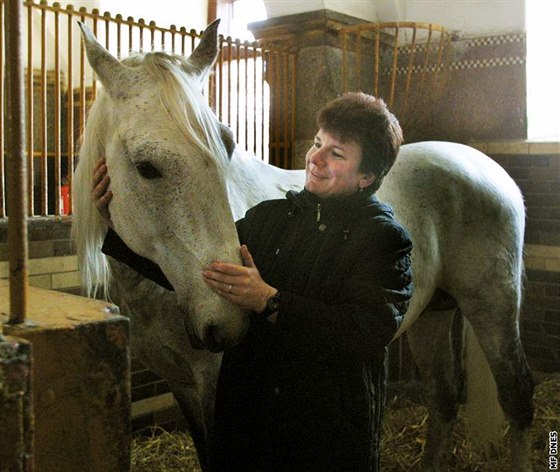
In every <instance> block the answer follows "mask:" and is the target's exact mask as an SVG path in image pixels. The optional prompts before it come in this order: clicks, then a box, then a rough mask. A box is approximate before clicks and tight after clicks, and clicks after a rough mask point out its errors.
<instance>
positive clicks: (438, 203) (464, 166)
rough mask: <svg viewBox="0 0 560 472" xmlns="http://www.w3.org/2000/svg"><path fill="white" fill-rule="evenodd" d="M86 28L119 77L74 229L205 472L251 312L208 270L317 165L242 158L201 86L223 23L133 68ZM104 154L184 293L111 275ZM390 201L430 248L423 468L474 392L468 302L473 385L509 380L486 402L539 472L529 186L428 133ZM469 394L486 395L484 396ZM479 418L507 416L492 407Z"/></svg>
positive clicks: (98, 131) (383, 192) (430, 464)
mask: <svg viewBox="0 0 560 472" xmlns="http://www.w3.org/2000/svg"><path fill="white" fill-rule="evenodd" d="M82 29H83V33H84V40H85V43H86V48H87V54H88V58H89V61H90V63H91V65H92V67H93V68H94V70H95V71H96V73H97V75H98V77H99V79H100V80H101V82H102V84H103V86H104V90H102V91H101V92H100V94H99V96H98V98H97V100H96V102H95V104H94V106H93V107H92V109H91V111H90V114H89V118H88V124H87V128H86V131H85V135H84V139H83V144H82V148H81V151H80V161H79V164H78V167H77V170H76V176H75V190H76V191H75V193H74V202H75V204H76V207H75V216H74V230H75V237H76V242H77V248H78V255H79V260H80V261H81V268H82V273H83V275H84V283H85V285H86V286H87V287H88V290H89V291H90V293H93V292H95V290H96V289H97V288H98V287H101V286H103V287H111V290H110V292H111V295H112V296H113V299H114V300H115V301H116V302H117V303H118V304H119V305H120V307H121V309H122V311H123V313H125V314H127V315H129V316H130V318H131V327H132V334H131V337H132V344H133V351H134V352H135V353H136V355H137V356H138V357H139V358H140V359H141V360H142V361H143V362H145V363H146V365H147V366H148V367H149V368H151V369H152V370H153V371H154V372H156V373H158V374H159V375H161V376H162V377H163V378H165V379H166V380H167V381H168V382H169V384H170V388H171V390H172V391H173V393H174V395H175V397H176V398H177V401H178V403H179V405H180V406H181V408H182V410H183V412H184V414H185V416H186V418H187V421H188V423H189V425H190V428H191V431H192V434H193V438H194V440H195V443H196V447H197V450H198V453H199V457H200V460H201V465H202V466H203V468H204V467H205V465H206V449H205V444H206V439H207V434H208V428H209V427H210V425H211V424H212V412H213V394H214V387H215V382H216V377H217V372H218V369H219V365H220V355H219V354H215V353H212V352H210V351H214V352H217V351H220V350H222V349H225V348H227V347H228V346H231V345H234V344H235V343H236V342H238V341H239V339H240V338H241V337H242V336H243V334H244V332H245V329H246V326H247V315H246V314H245V313H242V312H240V311H239V310H238V309H237V308H235V307H234V306H232V305H229V304H228V303H227V302H224V301H223V299H221V298H220V297H218V296H217V295H215V294H214V293H213V292H212V291H211V290H209V289H208V288H207V287H206V286H205V284H204V283H203V282H202V278H201V270H202V268H203V267H204V266H205V265H206V264H208V263H209V262H211V261H213V260H228V261H237V262H239V255H238V244H239V241H238V239H237V235H236V231H235V226H234V219H237V218H239V217H242V216H243V215H244V213H245V211H246V210H247V209H248V208H250V207H251V206H253V205H255V204H256V203H258V202H259V201H262V200H265V199H270V198H282V197H283V196H284V194H285V192H286V191H287V190H289V189H300V188H301V187H302V185H303V180H304V175H303V173H302V171H284V170H280V169H277V168H274V167H272V166H269V165H267V164H265V163H263V162H261V161H259V160H258V159H257V158H255V157H254V156H250V155H248V154H247V153H244V152H241V151H239V150H237V149H235V150H234V151H233V153H232V154H231V155H228V149H229V151H230V152H231V151H232V150H233V149H232V148H231V145H228V144H231V135H230V134H228V132H227V128H225V127H224V126H223V125H221V124H220V123H219V122H218V121H217V119H216V117H215V116H214V115H213V113H212V112H211V110H210V109H209V107H208V106H207V105H206V101H205V100H204V98H203V96H202V95H201V92H200V89H201V87H202V81H203V80H204V78H205V76H206V74H207V73H208V71H209V69H210V68H211V66H212V64H213V62H214V60H215V58H216V55H217V32H216V29H217V25H216V24H212V25H210V26H209V27H208V28H207V29H206V31H205V32H204V34H203V36H202V39H201V42H200V44H199V45H198V47H197V48H196V50H195V51H194V52H193V54H192V55H191V56H190V58H189V59H184V58H181V57H176V56H169V55H165V54H163V53H147V54H145V55H142V56H138V57H135V58H132V59H127V60H125V61H124V62H123V63H121V62H119V61H118V60H117V59H115V58H114V57H113V56H111V55H110V54H109V53H108V52H107V51H106V50H105V49H104V48H103V47H102V46H101V45H100V44H99V43H98V42H97V41H96V40H95V38H94V37H93V35H92V34H91V33H90V32H89V31H88V30H87V28H82ZM101 157H106V159H107V165H108V168H109V173H110V176H111V187H112V189H113V192H114V197H113V200H112V202H111V204H110V211H111V215H112V220H113V222H114V225H115V229H116V231H117V233H118V234H119V235H121V236H122V237H123V239H124V240H125V242H126V244H127V245H128V246H129V247H130V248H131V249H132V250H134V251H135V252H137V253H138V254H140V255H143V256H146V257H148V258H150V259H151V260H153V261H154V262H156V263H157V264H158V265H159V266H160V267H161V268H162V270H163V272H164V273H165V275H166V276H167V278H168V279H169V280H170V282H171V283H172V285H173V287H174V288H175V292H169V291H167V290H165V289H163V288H161V287H159V286H157V285H156V284H154V283H153V282H150V281H149V280H147V279H144V278H143V277H141V276H139V275H138V274H136V273H135V272H134V271H132V270H130V269H129V268H127V267H125V266H123V265H121V264H119V263H116V262H115V261H110V265H111V271H112V281H111V283H110V284H109V275H108V274H109V264H108V261H107V258H106V257H105V256H104V255H102V254H101V252H100V246H101V244H102V241H103V238H104V234H105V231H106V228H105V227H104V224H103V222H102V220H101V218H100V215H99V214H98V212H97V211H96V209H95V208H94V206H93V204H92V201H91V191H90V190H91V178H92V172H93V168H94V166H95V164H96V162H97V161H98V160H99V159H100V158H101ZM378 195H379V197H380V199H381V200H383V201H386V202H388V203H389V204H391V205H392V206H393V208H394V209H395V212H396V215H397V218H398V220H399V221H401V222H402V223H403V224H404V225H405V226H406V227H407V228H408V229H409V231H410V233H411V237H412V241H413V244H414V250H413V261H412V262H413V271H414V285H415V291H414V295H413V298H412V301H411V304H410V309H409V310H408V312H407V313H406V316H405V319H404V323H403V325H402V327H401V328H400V330H399V332H398V333H397V335H396V337H398V336H400V335H401V334H402V333H403V332H404V331H407V335H408V339H409V342H410V347H411V350H412V352H413V355H414V358H415V360H416V362H417V365H418V367H419V369H420V371H421V373H422V374H423V376H424V378H425V379H426V381H427V385H428V392H429V396H428V407H429V413H430V421H429V431H428V440H427V444H426V447H425V451H424V461H423V470H425V471H428V470H440V469H441V468H442V467H444V463H445V460H446V456H447V454H448V452H449V450H450V444H449V438H450V436H451V434H450V432H451V428H452V426H453V423H454V420H455V418H456V415H457V403H458V400H459V397H460V395H461V393H462V391H461V385H460V382H459V381H458V379H459V377H460V374H461V372H462V370H460V369H459V368H458V367H457V365H456V364H457V363H456V356H454V355H453V352H454V351H456V350H457V349H456V346H454V345H453V340H452V337H451V335H450V333H451V325H452V323H453V319H454V317H455V316H458V315H456V313H457V312H458V310H459V311H460V313H461V314H462V318H461V319H464V320H465V330H464V331H465V333H466V337H467V338H468V339H470V340H471V341H472V342H470V343H467V344H466V346H467V351H468V352H467V354H468V355H469V357H468V358H469V359H470V358H471V356H470V354H471V353H472V352H475V351H478V353H479V354H481V355H480V356H479V359H481V360H483V361H484V363H485V365H486V366H487V370H486V371H485V370H484V369H482V368H481V367H480V366H479V365H478V364H476V365H475V364H473V363H467V365H472V366H473V367H474V368H475V370H474V371H473V372H472V373H470V372H467V383H469V384H473V383H474V381H476V380H480V379H481V378H482V379H484V377H483V375H484V373H485V372H487V373H488V374H490V373H491V374H493V375H489V378H490V379H492V378H493V379H495V381H496V383H495V384H494V385H496V384H497V394H496V390H494V393H493V394H492V392H490V399H489V400H485V401H484V402H485V403H484V405H485V406H489V407H490V406H491V405H493V404H497V400H499V403H500V405H501V407H502V408H503V411H504V412H505V414H506V417H507V419H508V420H509V421H510V425H511V428H510V434H511V469H512V470H516V471H523V472H527V471H530V470H531V465H530V458H529V446H530V441H529V429H530V426H531V421H532V416H533V407H532V392H533V382H532V377H531V374H530V371H529V368H528V365H527V361H526V358H525V354H524V352H523V349H522V346H521V343H520V338H519V309H520V300H521V285H522V272H523V269H522V246H523V233H524V216H525V215H524V206H523V201H522V197H521V195H520V192H519V190H518V188H517V187H516V185H515V184H514V182H513V181H512V180H511V179H510V178H509V177H508V175H507V174H506V172H505V171H504V170H503V169H501V168H500V167H499V166H498V165H497V164H496V163H494V162H493V161H492V160H491V159H489V158H488V157H487V156H485V155H483V154H482V153H480V152H478V151H476V150H474V149H472V148H469V147H467V146H463V145H459V144H452V143H442V142H426V143H418V144H409V145H404V146H402V148H401V152H400V154H399V157H398V159H397V162H396V164H395V166H394V167H393V169H392V170H391V172H390V173H389V174H388V175H387V177H386V178H385V181H384V183H383V185H382V187H381V189H380V191H379V192H378ZM228 196H229V200H228ZM436 298H437V299H439V303H435V304H434V303H433V302H434V299H436ZM442 299H444V301H445V303H443V304H442V303H441V301H442ZM457 308H458V310H457ZM420 315H422V316H420ZM193 347H194V348H196V349H194V348H193ZM200 348H206V350H200ZM480 348H482V349H481V350H480ZM488 366H489V369H488ZM485 382H486V381H485V380H482V381H480V382H479V384H480V383H483V384H484V383H485ZM467 396H468V398H469V399H471V398H475V395H471V393H470V391H469V394H468V395H467ZM474 417H475V418H478V419H479V420H488V419H490V418H491V417H493V415H490V414H488V413H487V412H486V411H482V410H481V411H475V414H474Z"/></svg>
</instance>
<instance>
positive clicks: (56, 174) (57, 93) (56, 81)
mask: <svg viewBox="0 0 560 472" xmlns="http://www.w3.org/2000/svg"><path fill="white" fill-rule="evenodd" d="M59 19H60V15H59V11H58V10H57V11H55V12H54V48H53V49H54V51H53V52H54V99H53V101H54V123H53V131H54V136H53V137H52V139H53V141H54V142H53V148H54V214H55V215H60V213H61V206H62V205H61V203H60V185H61V174H60V172H61V170H60V122H61V113H60V54H59V48H60V24H59Z"/></svg>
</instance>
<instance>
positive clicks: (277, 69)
mask: <svg viewBox="0 0 560 472" xmlns="http://www.w3.org/2000/svg"><path fill="white" fill-rule="evenodd" d="M278 54H279V53H278V51H274V52H273V54H272V56H273V57H274V67H273V68H272V70H273V71H274V98H273V99H272V103H273V104H274V162H273V164H274V165H276V166H279V165H280V164H279V161H280V60H279V59H278ZM272 77H273V76H272V74H271V78H272ZM272 103H271V105H272Z"/></svg>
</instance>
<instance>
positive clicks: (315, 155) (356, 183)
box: [305, 129, 375, 198]
mask: <svg viewBox="0 0 560 472" xmlns="http://www.w3.org/2000/svg"><path fill="white" fill-rule="evenodd" d="M361 163H362V148H361V146H360V145H359V144H358V143H356V142H355V141H347V142H342V141H339V140H338V139H335V138H334V137H333V136H332V135H331V134H329V133H327V132H326V131H323V130H322V129H320V130H319V131H318V132H317V135H316V136H315V141H314V143H313V146H312V147H311V149H309V151H307V155H306V156H305V188H306V189H307V190H308V191H309V192H311V193H313V194H315V195H317V196H318V197H320V198H325V197H337V196H343V195H351V194H353V193H355V192H357V191H358V190H359V189H360V188H365V187H367V186H368V185H370V184H371V183H373V182H374V181H375V176H374V175H373V174H372V173H364V172H361V171H360V170H359V168H360V164H361Z"/></svg>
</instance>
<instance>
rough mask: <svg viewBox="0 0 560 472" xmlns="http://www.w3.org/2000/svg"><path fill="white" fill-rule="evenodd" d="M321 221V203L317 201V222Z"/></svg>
mask: <svg viewBox="0 0 560 472" xmlns="http://www.w3.org/2000/svg"><path fill="white" fill-rule="evenodd" d="M320 221H321V204H320V203H317V223H319V222H320Z"/></svg>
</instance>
